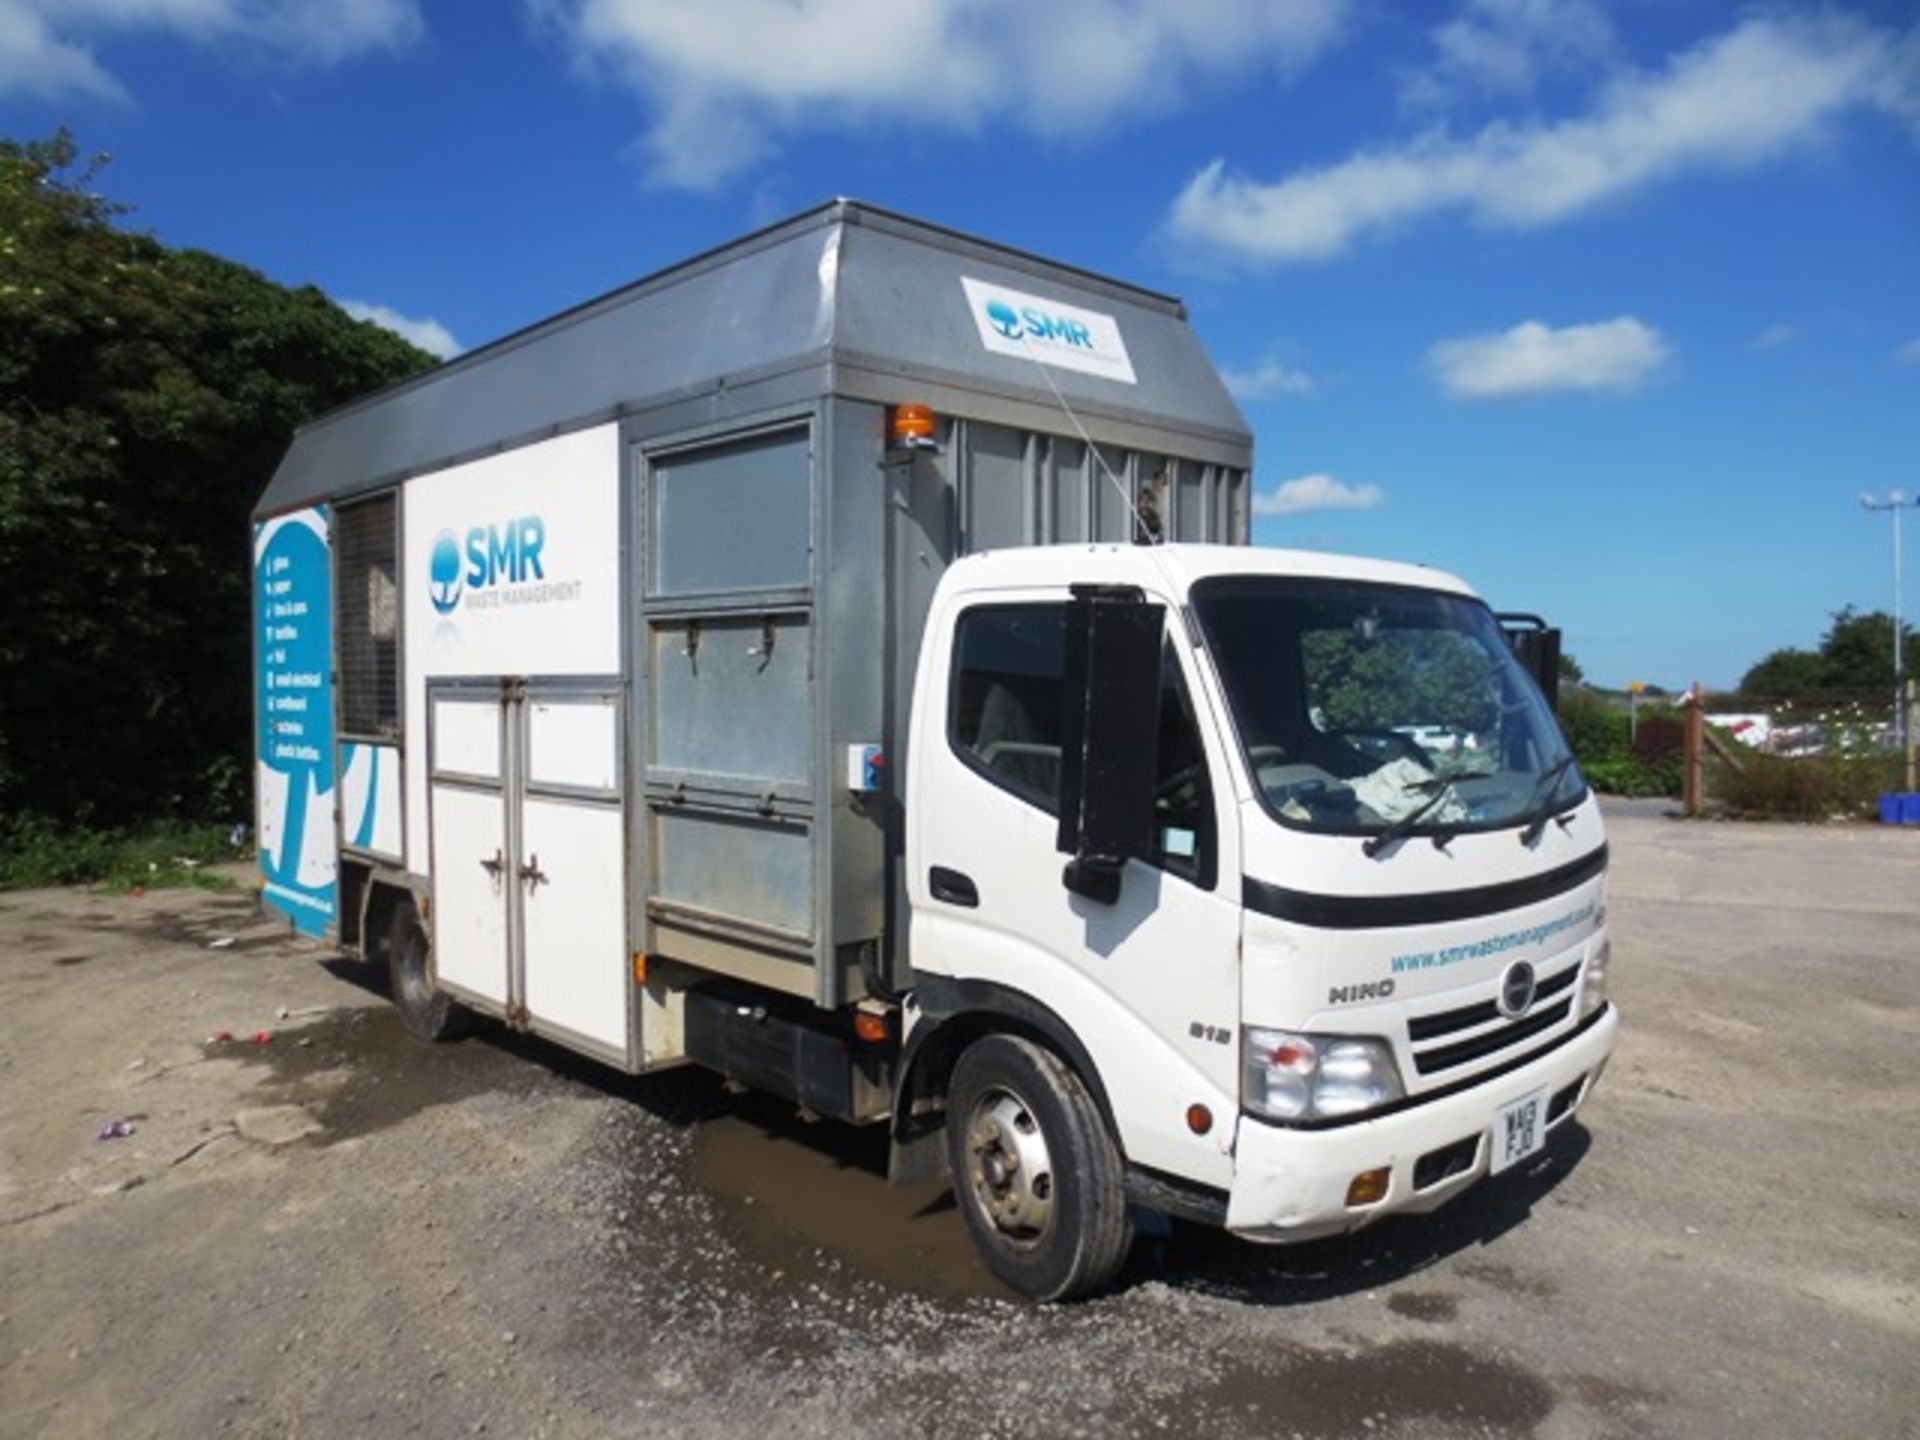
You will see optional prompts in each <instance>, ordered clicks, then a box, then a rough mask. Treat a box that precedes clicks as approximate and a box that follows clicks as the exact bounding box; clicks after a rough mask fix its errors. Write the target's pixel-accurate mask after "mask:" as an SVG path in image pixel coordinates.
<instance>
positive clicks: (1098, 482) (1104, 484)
mask: <svg viewBox="0 0 1920 1440" xmlns="http://www.w3.org/2000/svg"><path fill="white" fill-rule="evenodd" d="M1090 458H1091V459H1092V461H1093V470H1094V474H1093V514H1094V527H1093V535H1092V537H1091V538H1092V539H1095V540H1114V541H1119V542H1121V543H1122V544H1124V543H1125V542H1127V541H1128V540H1130V539H1132V538H1133V485H1134V481H1133V457H1132V456H1131V455H1130V454H1129V453H1128V452H1127V451H1125V450H1119V449H1115V448H1114V447H1112V446H1108V445H1100V446H1096V447H1095V449H1094V453H1093V455H1092V456H1091V457H1090Z"/></svg>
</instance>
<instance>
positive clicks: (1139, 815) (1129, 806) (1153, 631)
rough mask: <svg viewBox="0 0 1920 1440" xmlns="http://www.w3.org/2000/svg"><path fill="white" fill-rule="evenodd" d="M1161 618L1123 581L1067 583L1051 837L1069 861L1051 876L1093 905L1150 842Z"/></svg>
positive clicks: (1115, 888) (1109, 894) (1106, 899)
mask: <svg viewBox="0 0 1920 1440" xmlns="http://www.w3.org/2000/svg"><path fill="white" fill-rule="evenodd" d="M1165 621H1166V610H1165V608H1164V607H1162V606H1159V605H1150V604H1148V603H1147V601H1146V599H1145V597H1144V596H1143V595H1142V594H1141V592H1140V591H1139V590H1137V589H1134V588H1133V587H1131V586H1098V585H1076V586H1074V587H1073V603H1072V604H1071V605H1070V606H1068V608H1067V635H1066V642H1067V644H1066V675H1065V678H1064V680H1063V681H1062V685H1063V687H1064V696H1063V701H1064V707H1065V716H1064V721H1065V723H1064V726H1063V733H1062V736H1061V756H1060V833H1059V839H1058V842H1057V843H1058V847H1059V849H1060V850H1061V851H1062V852H1063V853H1065V854H1067V855H1070V856H1071V857H1072V858H1071V859H1070V860H1068V862H1067V866H1066V869H1065V871H1064V872H1063V873H1062V875H1061V882H1062V883H1063V884H1064V885H1065V886H1066V887H1067V888H1068V889H1069V890H1072V891H1073V892H1074V893H1076V894H1079V895H1085V896H1086V897H1087V898H1088V899H1090V900H1097V901H1099V902H1101V903H1102V904H1107V905H1111V904H1112V903H1113V902H1114V901H1115V900H1117V899H1118V898H1119V896H1120V872H1121V870H1122V869H1123V868H1124V867H1125V865H1126V862H1127V861H1128V860H1129V859H1130V858H1132V857H1134V856H1136V855H1145V854H1147V853H1148V852H1149V850H1150V848H1151V843H1152V835H1153V782H1154V774H1155V771H1156V769H1157V768H1158V763H1159V749H1160V646H1161V640H1162V630H1163V627H1164V625H1165Z"/></svg>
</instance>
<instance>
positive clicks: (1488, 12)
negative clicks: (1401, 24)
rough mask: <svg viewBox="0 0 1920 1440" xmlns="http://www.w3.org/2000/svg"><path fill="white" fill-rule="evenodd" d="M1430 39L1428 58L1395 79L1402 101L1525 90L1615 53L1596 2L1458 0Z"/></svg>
mask: <svg viewBox="0 0 1920 1440" xmlns="http://www.w3.org/2000/svg"><path fill="white" fill-rule="evenodd" d="M1432 39H1433V60H1432V62H1431V63H1430V64H1429V65H1428V66H1427V67H1426V68H1424V69H1421V70H1418V71H1416V72H1414V73H1412V74H1410V75H1408V76H1406V77H1405V78H1404V79H1403V81H1402V84H1401V90H1400V95H1401V99H1402V100H1403V101H1405V102H1407V103H1408V104H1411V105H1419V106H1435V105H1444V104H1447V103H1449V102H1451V101H1453V100H1455V99H1457V98H1459V97H1460V96H1461V95H1462V94H1493V95H1525V94H1530V93H1531V92H1532V91H1533V90H1534V89H1535V87H1536V86H1537V85H1538V84H1539V83H1540V81H1541V79H1542V78H1543V76H1545V75H1547V74H1557V73H1564V72H1576V71H1580V70H1586V71H1592V70H1593V69H1594V68H1595V67H1596V66H1597V65H1598V64H1600V63H1602V62H1606V61H1609V60H1611V59H1612V58H1613V56H1614V55H1615V54H1616V53H1617V50H1618V45H1617V42H1616V41H1615V38H1614V33H1613V25H1612V22H1611V21H1609V20H1608V18H1607V14H1606V11H1605V10H1604V9H1602V8H1601V6H1600V5H1599V4H1598V3H1597V0H1465V3H1464V4H1463V5H1462V6H1461V7H1460V10H1459V13H1458V14H1456V15H1455V16H1454V18H1453V19H1451V20H1448V21H1446V22H1445V23H1443V24H1441V25H1438V26H1436V27H1434V29H1433V31H1432Z"/></svg>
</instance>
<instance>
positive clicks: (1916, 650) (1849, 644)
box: [1820, 605, 1920, 690]
mask: <svg viewBox="0 0 1920 1440" xmlns="http://www.w3.org/2000/svg"><path fill="white" fill-rule="evenodd" d="M1902 648H1903V650H1904V652H1905V653H1904V654H1903V655H1902V657H1901V658H1902V659H1903V660H1904V661H1905V662H1906V663H1905V665H1904V666H1903V667H1902V668H1903V669H1904V670H1905V672H1906V673H1907V674H1909V675H1913V674H1915V673H1916V671H1915V666H1916V664H1920V637H1916V636H1915V635H1914V634H1913V632H1912V629H1911V627H1909V628H1908V631H1907V635H1906V643H1905V645H1904V646H1903V647H1902ZM1820 658H1821V660H1822V662H1823V665H1824V670H1823V675H1822V678H1823V680H1824V681H1825V684H1826V687H1827V688H1828V689H1830V690H1871V689H1877V688H1879V687H1881V686H1885V685H1891V684H1892V683H1893V617H1892V616H1891V615H1889V614H1887V612H1886V611H1884V610H1873V611H1869V612H1868V613H1867V614H1865V615H1862V614H1860V613H1859V612H1858V611H1856V610H1855V609H1854V608H1853V607H1852V606H1851V605H1848V606H1845V607H1843V608H1841V609H1839V610H1836V611H1834V613H1833V623H1832V624H1831V625H1829V626H1828V627H1827V633H1826V635H1825V636H1823V637H1822V638H1821V641H1820Z"/></svg>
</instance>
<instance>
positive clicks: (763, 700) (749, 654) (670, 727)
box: [647, 614, 813, 783]
mask: <svg viewBox="0 0 1920 1440" xmlns="http://www.w3.org/2000/svg"><path fill="white" fill-rule="evenodd" d="M649 634H650V635H651V637H652V641H651V654H650V656H649V669H650V673H651V676H652V685H651V687H650V688H651V690H652V692H653V693H652V701H653V712H652V726H651V735H650V740H649V744H650V746H651V749H652V753H651V754H650V755H649V756H648V757H647V758H648V764H649V766H650V767H652V768H657V769H670V770H677V771H699V772H707V773H711V774H716V775H739V776H753V777H762V778H765V779H769V780H793V781H798V782H802V783H804V782H806V781H807V780H808V779H809V778H810V776H811V759H812V753H811V744H812V739H813V725H812V715H811V712H810V710H809V696H808V680H809V679H810V677H811V674H812V669H813V665H812V653H813V651H812V646H813V636H812V627H811V626H810V625H809V624H808V623H807V618H806V616H805V615H793V614H785V615H777V614H776V615H728V616H723V617H718V618H689V619H686V620H669V621H664V622H656V623H654V624H653V625H651V626H649Z"/></svg>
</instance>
